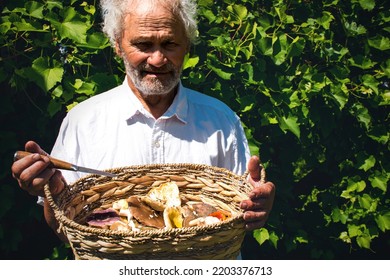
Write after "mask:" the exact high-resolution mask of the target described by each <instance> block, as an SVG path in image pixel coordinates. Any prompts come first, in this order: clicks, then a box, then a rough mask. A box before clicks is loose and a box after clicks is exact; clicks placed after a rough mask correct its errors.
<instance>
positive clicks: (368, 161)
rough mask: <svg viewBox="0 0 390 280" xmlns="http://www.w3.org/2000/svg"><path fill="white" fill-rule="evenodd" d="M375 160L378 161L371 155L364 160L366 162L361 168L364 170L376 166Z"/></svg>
mask: <svg viewBox="0 0 390 280" xmlns="http://www.w3.org/2000/svg"><path fill="white" fill-rule="evenodd" d="M375 162H376V160H375V157H374V156H372V155H371V156H369V157H368V158H366V159H365V160H364V163H363V164H362V165H361V166H359V169H363V170H364V171H367V170H369V169H371V168H372V167H374V165H375Z"/></svg>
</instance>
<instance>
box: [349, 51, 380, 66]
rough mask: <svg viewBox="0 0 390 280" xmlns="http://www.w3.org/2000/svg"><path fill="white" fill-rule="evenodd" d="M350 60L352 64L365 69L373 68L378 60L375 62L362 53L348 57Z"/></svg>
mask: <svg viewBox="0 0 390 280" xmlns="http://www.w3.org/2000/svg"><path fill="white" fill-rule="evenodd" d="M348 61H349V62H350V63H351V65H352V66H355V67H359V68H360V69H364V70H367V69H371V68H373V67H374V66H375V65H376V64H377V63H376V62H373V61H372V60H371V59H370V58H367V57H364V56H362V55H360V54H359V55H357V56H355V57H352V58H350V59H348Z"/></svg>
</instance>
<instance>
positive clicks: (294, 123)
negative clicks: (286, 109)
mask: <svg viewBox="0 0 390 280" xmlns="http://www.w3.org/2000/svg"><path fill="white" fill-rule="evenodd" d="M278 122H279V126H280V128H281V129H282V130H283V131H287V130H289V131H291V132H292V133H293V134H294V135H295V136H296V137H297V138H298V139H299V138H300V137H301V130H300V128H299V123H298V118H297V117H294V116H288V117H287V118H286V117H284V116H283V117H280V118H278Z"/></svg>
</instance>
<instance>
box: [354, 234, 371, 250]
mask: <svg viewBox="0 0 390 280" xmlns="http://www.w3.org/2000/svg"><path fill="white" fill-rule="evenodd" d="M356 242H357V244H358V245H359V247H360V248H366V249H370V247H371V237H370V236H369V235H361V236H358V237H356Z"/></svg>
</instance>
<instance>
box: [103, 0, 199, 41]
mask: <svg viewBox="0 0 390 280" xmlns="http://www.w3.org/2000/svg"><path fill="white" fill-rule="evenodd" d="M143 1H145V0H143ZM149 1H150V0H149ZM151 1H154V3H156V2H159V3H160V4H163V5H165V6H166V7H168V8H169V9H171V11H172V13H173V14H175V15H177V16H178V17H179V19H180V20H181V21H182V22H183V24H184V27H185V31H186V35H187V39H188V41H189V42H190V43H195V42H196V37H197V31H198V27H197V22H196V15H197V4H196V1H195V0H151ZM136 2H137V0H101V1H100V7H101V9H102V13H103V32H104V33H105V34H106V35H107V37H108V38H109V39H110V42H111V44H112V45H113V46H115V43H116V41H117V39H118V38H120V37H121V34H122V32H123V20H124V17H125V15H126V14H127V13H129V6H130V5H129V4H131V3H136ZM138 2H139V0H138ZM141 5H142V3H141Z"/></svg>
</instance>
